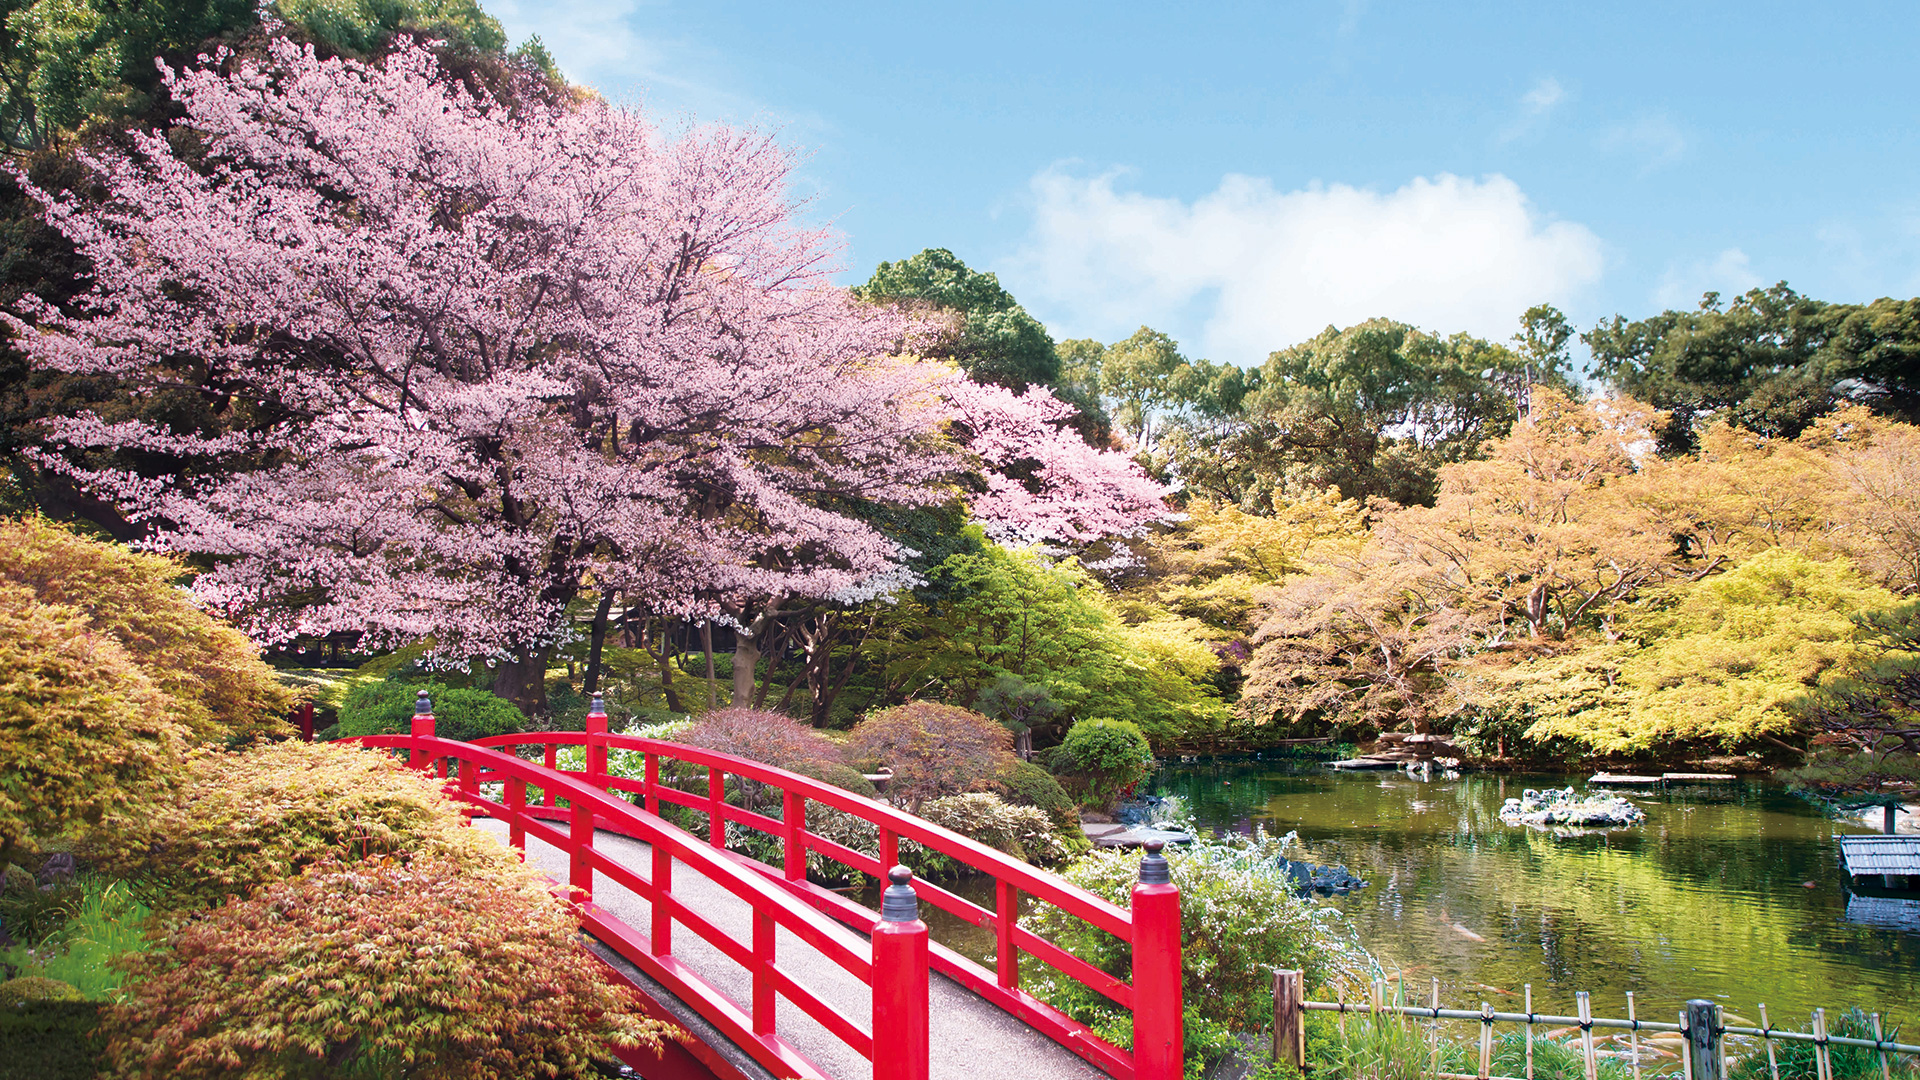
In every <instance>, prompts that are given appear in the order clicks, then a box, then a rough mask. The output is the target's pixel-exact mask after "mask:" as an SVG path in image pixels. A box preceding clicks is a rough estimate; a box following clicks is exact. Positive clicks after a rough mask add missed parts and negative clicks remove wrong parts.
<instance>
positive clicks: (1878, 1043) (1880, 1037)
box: [1873, 1013, 1893, 1080]
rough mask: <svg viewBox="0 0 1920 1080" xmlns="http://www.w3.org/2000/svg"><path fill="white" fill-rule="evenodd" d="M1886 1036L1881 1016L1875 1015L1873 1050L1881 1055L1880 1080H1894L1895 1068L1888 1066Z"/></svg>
mask: <svg viewBox="0 0 1920 1080" xmlns="http://www.w3.org/2000/svg"><path fill="white" fill-rule="evenodd" d="M1886 1041H1887V1039H1886V1034H1885V1033H1884V1032H1882V1031H1881V1029H1880V1014H1879V1013H1874V1014H1873V1049H1874V1052H1875V1053H1878V1054H1879V1055H1880V1080H1893V1066H1891V1065H1889V1064H1887V1048H1886V1046H1885V1045H1883V1044H1884V1043H1885V1042H1886Z"/></svg>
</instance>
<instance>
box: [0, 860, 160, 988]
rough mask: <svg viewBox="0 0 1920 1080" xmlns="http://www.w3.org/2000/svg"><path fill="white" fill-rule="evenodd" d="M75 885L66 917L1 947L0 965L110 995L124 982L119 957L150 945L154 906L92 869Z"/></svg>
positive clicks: (123, 883)
mask: <svg viewBox="0 0 1920 1080" xmlns="http://www.w3.org/2000/svg"><path fill="white" fill-rule="evenodd" d="M74 889H75V891H76V892H77V893H78V897H77V903H76V904H74V906H73V911H72V914H71V915H70V916H69V917H68V919H67V921H66V922H65V923H64V924H62V925H60V926H57V927H54V928H52V930H51V932H49V933H47V934H45V935H42V936H41V937H39V938H37V939H30V940H31V941H32V944H31V945H20V946H15V947H14V948H12V949H8V950H5V951H0V968H6V967H11V968H15V969H17V970H19V971H21V972H24V973H27V974H28V975H29V976H32V977H38V978H45V979H53V980H57V981H58V982H60V983H61V984H62V985H65V986H70V987H72V988H73V989H74V991H75V993H77V994H78V995H79V996H80V997H83V998H86V999H89V1000H92V1001H106V1000H110V999H111V998H112V996H113V994H114V992H115V991H117V990H118V989H119V988H120V984H121V982H122V976H121V972H120V970H119V968H118V966H117V964H116V961H118V960H119V959H120V958H121V957H123V956H127V955H130V954H132V953H136V952H139V951H140V950H142V949H144V948H146V939H145V937H144V927H145V923H146V920H147V917H148V916H149V915H151V914H153V912H152V909H150V908H148V907H147V905H145V904H143V903H141V902H140V901H139V900H138V899H136V898H135V897H134V895H133V889H132V887H131V886H129V885H128V884H127V883H126V882H124V881H115V880H111V879H108V878H104V877H100V876H97V875H89V876H87V877H84V878H82V879H81V880H80V881H79V882H77V883H76V884H75V885H74Z"/></svg>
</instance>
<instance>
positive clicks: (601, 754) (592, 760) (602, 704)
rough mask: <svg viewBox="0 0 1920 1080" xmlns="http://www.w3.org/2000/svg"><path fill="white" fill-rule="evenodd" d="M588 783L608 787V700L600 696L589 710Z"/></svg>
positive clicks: (595, 696) (594, 699)
mask: <svg viewBox="0 0 1920 1080" xmlns="http://www.w3.org/2000/svg"><path fill="white" fill-rule="evenodd" d="M587 783H589V784H592V785H594V786H595V787H602V788H604V787H606V786H607V700H606V699H605V698H603V697H601V696H600V695H599V694H595V695H593V707H592V708H590V709H588V710H587Z"/></svg>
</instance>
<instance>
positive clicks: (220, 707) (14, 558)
mask: <svg viewBox="0 0 1920 1080" xmlns="http://www.w3.org/2000/svg"><path fill="white" fill-rule="evenodd" d="M186 573H187V568H186V567H185V566H183V565H181V564H180V563H178V562H176V561H174V560H173V559H170V558H167V557H166V556H163V555H146V554H141V553H139V552H135V551H130V550H128V549H126V548H124V547H120V546H119V545H117V544H107V543H102V542H100V541H98V540H89V539H87V538H85V537H82V536H75V535H74V534H73V533H71V532H68V531H67V530H66V529H63V528H61V527H60V526H58V525H55V524H53V523H52V522H50V521H48V520H46V519H45V518H22V519H16V520H6V521H0V581H6V582H11V583H13V584H16V585H21V586H25V587H26V588H27V589H30V590H32V592H33V595H34V599H35V600H36V601H38V602H39V603H41V604H45V605H49V606H54V607H63V608H70V609H73V610H75V611H77V612H78V613H79V614H80V615H81V617H82V618H84V620H85V622H86V625H87V626H88V628H89V629H91V630H92V631H93V632H94V633H96V634H99V635H101V636H103V637H106V638H109V639H111V640H113V641H114V642H116V643H117V644H119V646H120V647H121V648H122V649H124V650H125V651H126V654H127V657H128V658H129V660H130V661H131V662H132V663H133V664H134V665H135V666H136V667H138V668H139V669H140V670H141V672H142V673H144V674H145V675H146V676H147V678H148V679H150V680H151V681H152V682H153V685H154V686H155V687H157V688H158V689H159V690H160V691H161V693H162V694H164V695H165V700H166V704H165V706H164V708H163V709H162V712H163V713H164V714H165V716H166V717H167V719H169V720H172V721H174V722H176V723H179V724H181V725H183V726H184V727H185V728H186V729H187V732H188V733H189V734H190V735H191V736H192V737H193V738H195V739H196V740H204V739H225V738H228V737H230V736H232V735H235V734H253V733H257V732H270V731H284V730H285V727H284V725H285V722H286V715H287V711H288V710H289V709H290V708H291V707H292V706H293V703H294V694H293V692H292V691H291V690H289V689H288V688H287V687H285V686H283V685H281V683H280V682H279V680H278V679H277V678H275V676H274V673H273V669H272V668H271V667H269V666H267V664H266V663H265V662H263V661H262V660H261V659H260V650H259V649H257V648H256V647H255V646H254V644H253V642H252V641H250V640H248V638H247V636H246V635H245V634H242V633H241V632H240V631H238V630H236V629H234V628H233V627H231V626H228V625H227V624H226V623H223V622H221V621H220V620H218V619H215V618H214V617H213V616H211V615H209V614H207V612H206V611H205V610H204V609H202V608H201V607H200V605H199V604H198V603H196V602H195V601H194V599H193V597H192V595H191V594H189V593H187V592H186V591H185V590H183V589H181V588H179V587H178V586H177V585H176V584H175V583H176V581H177V580H178V579H179V578H180V577H181V576H183V575H184V574H186Z"/></svg>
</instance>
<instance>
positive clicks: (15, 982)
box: [0, 975, 86, 1009]
mask: <svg viewBox="0 0 1920 1080" xmlns="http://www.w3.org/2000/svg"><path fill="white" fill-rule="evenodd" d="M84 1000H86V996H85V995H83V994H82V993H80V990H79V988H78V987H75V986H73V985H72V984H70V983H65V982H61V981H60V980H59V979H50V978H48V977H47V976H45V975H21V976H18V977H17V978H12V979H8V980H6V981H5V982H0V1009H13V1008H18V1007H19V1006H21V1005H25V1004H26V1003H27V1002H30V1001H84Z"/></svg>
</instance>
